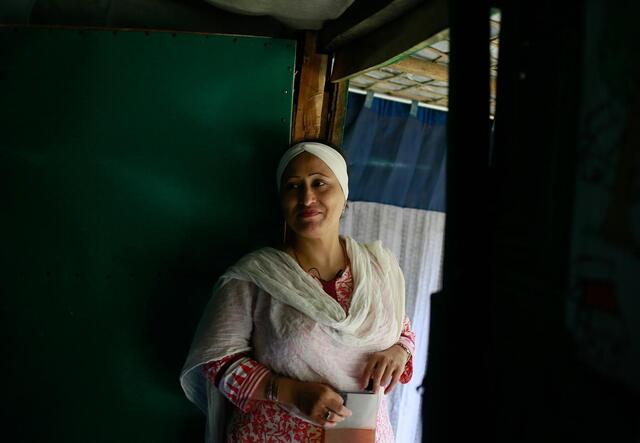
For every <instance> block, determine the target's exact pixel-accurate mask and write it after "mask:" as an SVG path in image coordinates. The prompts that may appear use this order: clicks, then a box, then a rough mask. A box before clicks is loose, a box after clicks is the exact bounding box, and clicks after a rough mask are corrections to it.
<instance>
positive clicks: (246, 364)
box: [203, 353, 269, 413]
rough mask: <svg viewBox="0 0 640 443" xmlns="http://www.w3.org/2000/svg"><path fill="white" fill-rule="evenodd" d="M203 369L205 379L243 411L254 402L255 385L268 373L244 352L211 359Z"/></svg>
mask: <svg viewBox="0 0 640 443" xmlns="http://www.w3.org/2000/svg"><path fill="white" fill-rule="evenodd" d="M203 370H204V373H205V376H206V377H207V380H209V382H210V383H213V384H214V385H215V386H216V387H217V388H218V390H219V391H220V392H221V393H222V395H224V396H225V397H227V398H228V399H229V401H230V402H231V403H233V404H234V405H235V406H237V407H238V408H240V409H241V410H242V412H245V413H246V412H248V411H250V410H251V408H252V407H253V405H254V403H255V401H254V400H252V399H251V396H252V395H253V393H254V391H255V390H256V387H257V386H258V384H260V381H261V380H262V379H263V378H264V377H265V376H266V375H268V374H269V370H268V369H267V368H266V367H265V366H264V365H262V364H260V363H258V362H257V361H255V360H253V359H252V358H250V357H248V356H247V354H246V353H241V354H235V355H230V356H228V357H225V358H223V359H221V360H216V361H211V362H209V363H207V364H205V365H204V367H203Z"/></svg>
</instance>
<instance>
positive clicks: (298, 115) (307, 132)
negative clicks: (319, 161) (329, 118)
mask: <svg viewBox="0 0 640 443" xmlns="http://www.w3.org/2000/svg"><path fill="white" fill-rule="evenodd" d="M316 42H317V33H316V32H312V31H307V32H305V35H304V51H303V55H302V66H301V68H300V82H299V86H298V100H297V102H296V104H295V110H296V112H295V117H294V118H295V121H294V126H293V137H292V138H293V142H294V143H295V142H297V141H300V140H303V139H310V138H313V139H317V138H322V137H324V136H326V124H324V119H323V113H322V111H323V108H324V106H325V104H324V101H325V91H324V88H325V82H326V78H327V60H328V58H329V57H328V56H327V55H326V54H318V53H317V52H316Z"/></svg>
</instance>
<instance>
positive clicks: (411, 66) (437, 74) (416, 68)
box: [389, 57, 449, 82]
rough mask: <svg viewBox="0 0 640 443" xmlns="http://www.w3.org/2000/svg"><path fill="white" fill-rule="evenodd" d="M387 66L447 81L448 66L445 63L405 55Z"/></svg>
mask: <svg viewBox="0 0 640 443" xmlns="http://www.w3.org/2000/svg"><path fill="white" fill-rule="evenodd" d="M389 67H390V68H394V69H398V70H400V71H403V72H408V73H410V74H416V75H421V76H423V77H429V78H432V79H434V80H436V81H445V82H446V81H449V67H448V66H447V65H443V64H440V63H433V62H428V61H426V60H421V59H419V58H415V57H407V58H405V59H402V60H400V61H398V62H396V63H394V64H392V65H389Z"/></svg>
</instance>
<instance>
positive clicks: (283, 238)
mask: <svg viewBox="0 0 640 443" xmlns="http://www.w3.org/2000/svg"><path fill="white" fill-rule="evenodd" d="M286 243H287V221H286V220H285V221H284V232H283V233H282V244H283V245H284V244H286Z"/></svg>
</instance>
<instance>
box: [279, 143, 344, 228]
mask: <svg viewBox="0 0 640 443" xmlns="http://www.w3.org/2000/svg"><path fill="white" fill-rule="evenodd" d="M280 189H281V191H280V204H281V206H282V212H283V214H284V218H285V220H286V221H287V224H288V225H289V227H290V228H291V229H292V230H293V231H294V232H295V233H296V234H297V235H299V236H301V237H305V238H323V237H329V236H332V235H338V231H339V225H340V216H341V215H342V211H343V209H344V205H345V199H344V194H343V192H342V188H341V187H340V182H338V179H337V178H336V176H335V175H334V174H333V172H332V171H331V169H329V167H328V166H327V165H326V163H325V162H323V161H322V160H320V159H319V158H318V157H316V156H315V155H312V154H309V153H308V152H303V153H302V154H300V155H298V156H297V157H295V158H294V159H293V160H291V162H290V163H289V165H288V166H287V169H285V171H284V174H283V175H282V186H281V188H280Z"/></svg>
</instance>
